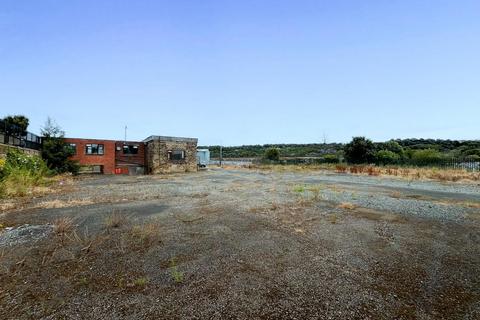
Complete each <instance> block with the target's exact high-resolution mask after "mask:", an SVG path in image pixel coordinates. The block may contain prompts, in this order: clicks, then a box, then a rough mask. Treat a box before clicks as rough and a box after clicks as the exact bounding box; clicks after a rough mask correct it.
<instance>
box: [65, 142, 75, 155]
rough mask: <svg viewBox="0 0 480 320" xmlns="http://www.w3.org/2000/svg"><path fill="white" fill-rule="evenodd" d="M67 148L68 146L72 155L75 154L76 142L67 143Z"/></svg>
mask: <svg viewBox="0 0 480 320" xmlns="http://www.w3.org/2000/svg"><path fill="white" fill-rule="evenodd" d="M67 148H69V149H70V150H72V151H73V153H72V156H76V155H77V144H76V143H69V144H68V145H67Z"/></svg>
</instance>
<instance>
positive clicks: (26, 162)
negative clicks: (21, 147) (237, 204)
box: [2, 149, 48, 176]
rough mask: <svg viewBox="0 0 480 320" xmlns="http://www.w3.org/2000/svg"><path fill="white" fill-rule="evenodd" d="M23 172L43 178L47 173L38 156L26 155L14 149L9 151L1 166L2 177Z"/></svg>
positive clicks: (43, 163)
mask: <svg viewBox="0 0 480 320" xmlns="http://www.w3.org/2000/svg"><path fill="white" fill-rule="evenodd" d="M18 170H24V171H27V172H29V173H31V174H33V175H38V176H45V175H46V174H47V173H48V169H47V166H46V165H45V162H44V161H43V160H42V159H41V158H40V157H38V156H33V155H27V154H25V153H23V152H21V151H18V150H16V149H11V150H9V151H8V153H7V157H6V159H5V161H4V165H3V166H2V175H4V176H6V175H9V174H10V173H11V172H12V171H18Z"/></svg>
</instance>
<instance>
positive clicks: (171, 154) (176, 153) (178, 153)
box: [168, 150, 185, 161]
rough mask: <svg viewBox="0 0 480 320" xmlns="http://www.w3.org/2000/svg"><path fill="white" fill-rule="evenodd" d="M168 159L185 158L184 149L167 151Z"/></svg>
mask: <svg viewBox="0 0 480 320" xmlns="http://www.w3.org/2000/svg"><path fill="white" fill-rule="evenodd" d="M168 160H174V161H178V160H185V151H184V150H173V151H168Z"/></svg>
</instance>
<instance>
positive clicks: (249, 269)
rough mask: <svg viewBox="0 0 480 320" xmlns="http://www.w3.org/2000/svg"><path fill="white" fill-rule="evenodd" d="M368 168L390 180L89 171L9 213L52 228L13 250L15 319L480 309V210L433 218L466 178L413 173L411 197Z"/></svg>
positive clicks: (5, 277) (3, 264) (7, 282)
mask: <svg viewBox="0 0 480 320" xmlns="http://www.w3.org/2000/svg"><path fill="white" fill-rule="evenodd" d="M328 174H329V176H327V179H337V178H338V177H332V176H331V173H328ZM368 178H369V179H370V178H371V179H377V180H369V181H368V183H369V185H365V184H364V182H365V181H363V180H362V179H365V177H362V176H349V177H348V179H359V180H362V181H361V182H362V183H363V184H362V183H352V184H346V182H345V181H344V182H343V183H344V184H341V185H339V186H336V185H335V183H334V182H329V183H330V184H329V185H328V186H327V185H323V184H322V182H321V181H322V179H325V176H324V175H323V174H322V173H311V172H309V173H308V174H305V173H304V172H302V171H296V172H288V171H281V172H263V173H262V174H260V173H258V172H255V171H248V170H245V171H239V170H210V171H203V172H199V173H198V174H197V173H192V174H188V175H187V174H185V175H169V176H166V177H159V176H153V177H148V176H147V177H141V178H137V177H118V176H112V177H107V176H99V177H90V178H88V179H81V180H79V181H78V182H77V185H75V188H72V191H71V192H69V193H66V194H64V195H55V197H49V196H46V197H43V198H40V199H34V201H32V202H29V203H27V204H25V206H24V208H23V210H21V211H7V212H6V213H5V215H4V216H2V217H0V224H3V225H4V226H7V225H8V226H10V225H23V224H26V223H29V224H30V225H31V226H45V225H48V226H50V227H49V228H51V231H49V232H48V233H45V234H42V237H40V238H38V239H35V237H32V236H27V237H23V238H22V239H28V240H27V241H25V242H22V243H18V244H16V245H15V246H8V247H6V246H5V247H3V249H0V318H2V319H18V318H25V319H28V318H73V319H80V318H88V319H105V318H116V319H204V318H227V319H229V318H230V319H233V318H235V319H292V318H297V319H395V318H398V319H414V318H423V319H434V318H465V319H474V318H477V316H478V312H479V306H478V301H480V292H479V290H478V288H479V285H480V277H479V274H480V267H479V266H480V257H479V256H478V252H479V251H480V245H479V243H480V239H479V237H478V234H479V229H480V223H479V221H480V220H478V219H474V218H472V217H474V216H476V215H478V212H477V211H478V209H477V208H475V207H467V206H460V205H458V206H457V205H455V204H450V205H448V206H447V205H442V206H441V208H442V210H443V211H442V212H441V213H442V214H440V215H434V214H432V213H434V212H435V211H436V210H437V209H438V208H439V207H440V206H438V201H440V200H441V199H445V198H444V195H445V194H446V193H448V194H447V196H448V198H455V197H456V195H457V194H456V193H455V192H456V191H455V190H456V189H448V188H444V187H443V186H438V188H441V189H442V192H443V193H442V196H441V197H436V195H438V193H428V194H427V192H423V191H422V190H419V189H418V188H417V189H415V188H413V187H412V186H410V185H409V182H405V183H404V184H403V185H401V188H402V189H401V190H400V191H399V192H401V195H400V196H399V197H398V199H397V198H395V197H390V196H389V194H391V192H392V187H391V186H390V185H389V186H384V185H383V183H384V180H382V179H381V178H375V177H373V178H372V177H368ZM338 179H344V178H342V177H340V178H338ZM342 181H343V180H342ZM374 181H377V182H378V184H377V185H374ZM347 182H348V181H347ZM397 183H400V182H397ZM435 188H437V186H435ZM468 188H471V186H468ZM459 189H461V188H460V187H459ZM468 190H470V189H468ZM405 194H407V195H408V194H410V195H421V196H422V197H421V198H420V197H418V198H416V197H413V198H408V197H405V196H404V195H405ZM469 197H470V198H472V197H473V198H475V195H474V194H473V193H471V194H469ZM470 198H469V201H471V199H470ZM105 199H107V200H108V201H105ZM57 200H58V201H57ZM459 200H462V201H465V199H464V198H462V199H459ZM90 201H91V202H92V203H91V204H90ZM39 203H44V204H45V203H47V204H50V205H45V206H40V207H39V206H38V204H39ZM342 203H350V204H353V207H351V208H347V207H345V206H342V205H341V204H342ZM87 204H88V205H87ZM401 205H402V206H403V208H405V210H404V211H405V213H402V212H403V211H402V212H400V213H395V212H397V211H398V210H397V209H398V206H401ZM420 206H421V209H422V210H419V209H418V208H419V207H420ZM378 207H381V208H382V210H379V209H375V208H378ZM410 210H416V212H417V214H416V215H409V214H408V211H410ZM450 213H452V214H450ZM453 213H455V215H453ZM451 217H460V218H459V219H452V218H451ZM4 229H5V228H4ZM0 232H1V233H2V234H3V233H4V231H0ZM32 240H33V241H32Z"/></svg>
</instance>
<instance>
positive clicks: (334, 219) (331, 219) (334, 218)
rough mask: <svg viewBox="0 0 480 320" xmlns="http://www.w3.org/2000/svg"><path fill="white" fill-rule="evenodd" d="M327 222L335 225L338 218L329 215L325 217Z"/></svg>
mask: <svg viewBox="0 0 480 320" xmlns="http://www.w3.org/2000/svg"><path fill="white" fill-rule="evenodd" d="M327 220H328V221H329V222H330V223H331V224H336V223H337V220H338V217H337V215H335V214H330V215H328V216H327Z"/></svg>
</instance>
